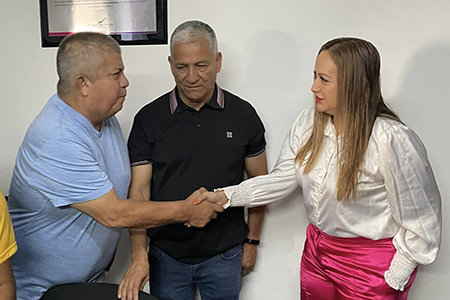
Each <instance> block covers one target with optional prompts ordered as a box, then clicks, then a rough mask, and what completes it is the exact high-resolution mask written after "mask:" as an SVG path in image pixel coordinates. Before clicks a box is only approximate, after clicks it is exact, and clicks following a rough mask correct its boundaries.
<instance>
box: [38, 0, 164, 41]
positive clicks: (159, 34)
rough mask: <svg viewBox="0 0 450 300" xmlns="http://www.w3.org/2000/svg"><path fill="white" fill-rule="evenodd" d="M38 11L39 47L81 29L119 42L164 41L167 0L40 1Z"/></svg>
mask: <svg viewBox="0 0 450 300" xmlns="http://www.w3.org/2000/svg"><path fill="white" fill-rule="evenodd" d="M40 13H41V37H42V47H58V45H59V43H60V42H61V40H62V39H63V38H64V37H65V36H67V35H70V34H72V33H75V32H82V31H95V32H101V33H104V34H108V35H110V36H111V37H113V38H114V39H115V40H117V41H118V42H119V44H120V45H152V44H167V0H40Z"/></svg>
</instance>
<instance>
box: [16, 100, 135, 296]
mask: <svg viewBox="0 0 450 300" xmlns="http://www.w3.org/2000/svg"><path fill="white" fill-rule="evenodd" d="M129 182H130V165H129V159H128V152H127V147H126V142H125V138H124V136H123V133H122V130H121V129H120V125H119V123H118V121H117V119H116V118H115V117H111V118H109V119H108V120H105V121H104V122H103V124H102V128H101V130H100V131H97V130H96V129H95V128H94V127H93V126H92V124H91V123H90V122H89V121H88V120H87V119H86V118H85V117H84V116H82V115H81V114H79V113H78V112H77V111H75V110H74V109H73V108H71V107H70V106H69V105H67V104H66V103H65V102H64V101H62V100H61V99H60V98H59V97H58V96H57V95H54V96H53V97H51V98H50V100H49V101H48V102H47V104H46V105H45V107H44V109H43V110H42V111H41V113H40V114H39V115H38V116H37V117H36V119H35V120H34V122H33V123H32V124H31V125H30V127H29V129H28V131H27V133H26V136H25V139H24V141H23V143H22V145H21V147H20V149H19V151H18V154H17V158H16V165H15V168H14V172H13V178H12V182H11V189H10V193H9V200H8V206H9V209H10V213H11V219H12V222H13V226H14V230H15V234H16V239H17V244H18V247H19V249H18V251H17V253H16V255H14V257H13V271H14V276H15V279H16V284H17V299H18V300H33V299H39V298H40V297H41V295H42V293H43V292H45V291H46V290H47V289H48V288H50V287H52V286H54V285H57V284H63V283H69V282H95V281H102V280H103V279H104V272H105V268H106V267H107V266H108V265H109V263H110V262H111V260H112V258H113V255H114V251H115V249H116V246H117V242H118V240H119V237H120V232H121V230H120V229H108V228H106V227H104V226H103V225H101V224H100V223H98V222H96V221H95V220H93V219H92V218H91V217H89V216H88V215H86V214H83V213H81V212H80V211H78V210H76V209H74V208H72V207H71V206H70V205H71V204H73V203H80V202H85V201H89V200H93V199H96V198H99V197H101V196H103V195H105V194H106V193H108V192H109V191H110V190H111V189H112V188H113V187H114V189H115V191H116V192H117V194H118V195H119V197H120V198H121V199H126V197H127V191H128V186H129Z"/></svg>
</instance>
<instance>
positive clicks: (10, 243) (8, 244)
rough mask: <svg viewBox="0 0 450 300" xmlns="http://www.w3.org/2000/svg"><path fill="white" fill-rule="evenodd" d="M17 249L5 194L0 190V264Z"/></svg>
mask: <svg viewBox="0 0 450 300" xmlns="http://www.w3.org/2000/svg"><path fill="white" fill-rule="evenodd" d="M16 251H17V243H16V239H15V237H14V231H13V227H12V224H11V218H10V216H9V211H8V206H7V205H6V200H5V196H3V192H2V191H1V190H0V264H2V263H3V262H5V261H6V260H7V259H8V258H10V257H11V256H12V255H13V254H14V253H16Z"/></svg>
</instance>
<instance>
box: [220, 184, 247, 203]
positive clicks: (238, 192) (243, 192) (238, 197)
mask: <svg viewBox="0 0 450 300" xmlns="http://www.w3.org/2000/svg"><path fill="white" fill-rule="evenodd" d="M216 190H218V191H223V192H224V193H225V196H227V198H228V202H227V203H225V204H224V208H228V207H229V206H232V207H235V206H248V205H250V204H251V203H252V200H253V193H252V190H251V187H250V185H249V184H248V183H247V182H246V181H243V182H242V183H241V184H240V185H233V186H229V187H225V188H220V189H216ZM216 190H215V191H216Z"/></svg>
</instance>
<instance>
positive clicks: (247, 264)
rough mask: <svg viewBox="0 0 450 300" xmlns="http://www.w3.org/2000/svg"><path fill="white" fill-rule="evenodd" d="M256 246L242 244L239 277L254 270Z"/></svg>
mask: <svg viewBox="0 0 450 300" xmlns="http://www.w3.org/2000/svg"><path fill="white" fill-rule="evenodd" d="M256 247H257V246H256V245H251V244H247V243H244V244H243V245H242V271H241V275H242V276H245V275H247V274H248V273H250V272H251V271H253V269H254V268H255V263H256V253H257V250H256Z"/></svg>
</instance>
